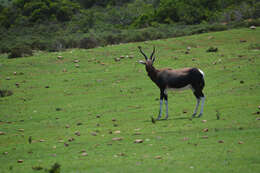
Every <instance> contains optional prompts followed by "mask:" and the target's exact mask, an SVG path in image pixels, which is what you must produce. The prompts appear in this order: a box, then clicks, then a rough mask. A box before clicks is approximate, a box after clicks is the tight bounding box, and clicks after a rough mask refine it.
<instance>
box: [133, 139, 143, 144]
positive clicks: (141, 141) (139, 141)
mask: <svg viewBox="0 0 260 173" xmlns="http://www.w3.org/2000/svg"><path fill="white" fill-rule="evenodd" d="M143 142H144V140H142V139H136V140H135V141H134V143H138V144H140V143H143Z"/></svg>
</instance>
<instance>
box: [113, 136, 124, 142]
mask: <svg viewBox="0 0 260 173" xmlns="http://www.w3.org/2000/svg"><path fill="white" fill-rule="evenodd" d="M122 140H123V138H121V137H119V138H112V141H122Z"/></svg>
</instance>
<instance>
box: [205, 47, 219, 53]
mask: <svg viewBox="0 0 260 173" xmlns="http://www.w3.org/2000/svg"><path fill="white" fill-rule="evenodd" d="M217 51H218V48H217V47H210V48H208V49H207V52H217Z"/></svg>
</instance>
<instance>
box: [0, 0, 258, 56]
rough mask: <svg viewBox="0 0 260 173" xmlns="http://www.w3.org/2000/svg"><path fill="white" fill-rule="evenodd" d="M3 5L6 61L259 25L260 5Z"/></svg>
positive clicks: (154, 1)
mask: <svg viewBox="0 0 260 173" xmlns="http://www.w3.org/2000/svg"><path fill="white" fill-rule="evenodd" d="M1 2H2V3H1V4H0V26H1V27H0V53H10V52H11V54H10V57H18V56H26V55H31V54H32V50H49V51H57V50H62V49H66V48H76V47H78V48H92V47H96V46H102V45H107V44H117V43H122V42H135V41H144V40H152V39H159V38H167V37H175V36H181V35H190V34H194V33H202V32H208V31H212V30H214V31H215V30H226V29H228V28H230V27H234V26H235V27H236V26H248V25H251V24H255V25H259V24H260V22H259V17H260V2H259V1H258V0H182V1H180V0H39V1H33V0H13V1H11V0H2V1H1ZM246 19H249V20H246Z"/></svg>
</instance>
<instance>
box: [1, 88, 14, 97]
mask: <svg viewBox="0 0 260 173" xmlns="http://www.w3.org/2000/svg"><path fill="white" fill-rule="evenodd" d="M11 95H13V92H12V91H10V90H6V89H0V97H7V96H11Z"/></svg>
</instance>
